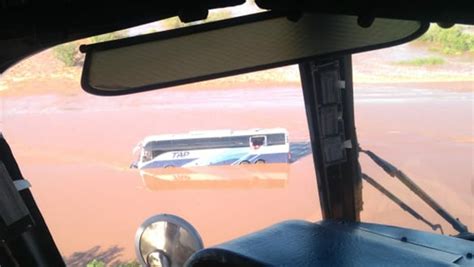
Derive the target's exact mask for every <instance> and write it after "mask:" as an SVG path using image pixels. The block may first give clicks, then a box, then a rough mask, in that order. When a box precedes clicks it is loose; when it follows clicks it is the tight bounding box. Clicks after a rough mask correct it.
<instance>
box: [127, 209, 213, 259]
mask: <svg viewBox="0 0 474 267" xmlns="http://www.w3.org/2000/svg"><path fill="white" fill-rule="evenodd" d="M203 247H204V246H203V243H202V240H201V237H200V236H199V234H198V232H197V231H196V229H194V227H193V226H192V225H191V224H190V223H188V222H186V221H185V220H184V219H182V218H180V217H178V216H175V215H170V214H160V215H156V216H153V217H151V218H149V219H147V220H146V221H145V222H144V223H143V224H142V225H141V226H140V228H138V230H137V233H136V235H135V252H136V254H137V259H138V260H139V261H140V264H141V265H142V266H162V267H177V266H184V263H185V262H186V261H187V260H188V259H189V258H190V257H191V255H192V254H193V253H194V252H196V251H198V250H200V249H202V248H203Z"/></svg>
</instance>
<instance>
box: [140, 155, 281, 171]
mask: <svg viewBox="0 0 474 267" xmlns="http://www.w3.org/2000/svg"><path fill="white" fill-rule="evenodd" d="M219 158H221V159H222V158H223V160H219ZM195 160H199V158H192V159H174V160H156V161H150V162H148V163H146V164H144V165H143V166H142V167H141V168H140V169H150V168H164V167H168V166H172V167H181V166H183V165H186V164H188V163H190V162H192V161H195ZM258 160H264V161H265V163H288V162H289V159H288V153H272V154H261V155H258V154H248V155H247V156H246V157H244V158H242V156H241V154H233V155H226V156H221V157H214V158H213V159H212V160H211V162H210V163H209V166H222V165H232V164H234V163H235V164H239V163H240V162H242V161H248V162H250V163H255V162H256V161H258ZM206 165H207V164H206ZM206 165H204V166H206ZM200 166H202V165H200ZM190 167H191V166H190Z"/></svg>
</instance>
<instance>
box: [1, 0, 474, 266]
mask: <svg viewBox="0 0 474 267" xmlns="http://www.w3.org/2000/svg"><path fill="white" fill-rule="evenodd" d="M0 3H1V4H0V21H1V23H0V48H1V49H0V73H4V72H6V71H7V70H8V69H10V68H12V67H13V66H14V65H16V64H18V63H19V62H20V61H22V60H24V59H26V58H28V57H31V56H33V55H34V54H37V53H39V52H41V51H43V50H45V49H47V48H50V47H53V46H56V45H59V44H63V43H67V42H71V41H75V40H78V39H83V38H86V37H91V36H96V35H100V34H105V33H110V32H114V31H118V30H123V29H127V28H130V27H134V26H138V25H143V24H146V23H150V22H156V21H160V20H164V19H168V18H172V17H179V19H180V21H181V22H183V23H191V24H190V25H191V26H189V27H183V28H180V29H173V30H168V31H163V32H156V33H151V34H145V35H137V36H132V37H126V38H123V39H118V40H109V41H105V42H99V43H95V44H84V45H81V47H80V51H81V53H83V54H85V61H84V66H83V69H82V77H81V81H80V82H81V86H82V88H83V90H84V91H83V92H81V93H82V94H92V95H94V96H97V97H100V98H106V99H107V101H114V99H116V97H127V96H129V95H134V94H138V93H143V92H149V91H153V90H166V88H169V87H173V86H179V85H186V84H192V83H196V82H202V81H208V80H213V79H218V78H223V77H228V76H233V75H239V74H245V73H251V72H256V71H262V70H266V69H270V68H276V67H283V66H288V65H294V64H296V65H297V66H298V70H299V73H300V81H301V86H302V92H303V100H304V107H305V114H306V116H307V125H308V129H309V137H310V143H311V149H312V161H313V162H314V172H315V173H316V185H317V189H315V190H316V191H317V192H318V196H319V202H320V209H321V214H322V219H321V220H319V221H316V222H312V221H311V222H309V221H305V220H287V221H274V222H273V223H272V224H273V225H269V226H268V227H266V228H264V229H261V230H259V231H256V232H253V233H250V234H247V235H244V236H240V237H237V238H235V239H232V240H228V241H226V242H224V243H220V244H216V245H213V246H210V247H204V246H203V241H202V240H201V237H200V236H199V234H198V233H197V231H196V230H195V229H194V227H193V226H192V225H191V224H190V223H188V222H186V221H184V220H182V219H180V218H179V217H177V216H174V215H172V214H164V215H163V214H162V215H159V216H154V217H151V218H149V219H148V220H147V221H145V222H144V223H143V224H142V226H140V227H139V225H137V228H139V230H138V231H137V235H136V239H135V249H136V255H137V261H138V262H139V263H140V264H141V265H142V266H474V259H473V254H474V243H473V241H474V235H473V234H472V232H470V231H469V230H472V229H468V226H466V225H467V224H466V223H465V222H462V221H461V220H459V219H458V218H457V217H456V215H455V214H451V213H450V212H448V211H447V209H445V208H443V205H442V204H440V203H441V202H442V200H439V199H437V200H435V199H433V198H432V197H430V195H429V194H428V193H427V192H425V191H424V189H422V188H421V186H418V185H417V184H416V183H415V182H414V181H413V180H412V179H411V178H410V177H408V175H407V174H405V173H404V172H403V171H402V170H401V169H399V168H397V167H395V166H394V165H392V164H391V163H389V162H388V161H387V160H384V159H382V158H381V157H380V156H378V155H377V154H375V153H374V152H372V151H370V150H364V149H363V148H362V147H361V146H362V145H361V144H359V142H358V138H357V137H358V136H357V125H356V119H355V113H354V90H353V81H352V72H353V69H352V55H353V54H356V53H361V52H366V51H372V50H376V49H381V48H387V47H392V46H395V45H399V44H404V43H407V42H409V41H412V40H414V39H416V38H418V37H419V36H421V35H422V34H424V33H425V32H426V31H427V30H428V28H429V27H430V26H429V25H430V23H437V24H438V25H440V27H442V28H450V27H452V26H453V25H456V24H463V25H474V10H473V9H472V7H471V6H470V3H469V1H461V0H459V1H454V2H450V3H446V2H443V3H439V2H432V3H430V4H428V3H426V2H424V1H406V0H393V1H389V2H387V4H389V5H387V6H386V7H382V6H377V5H375V3H373V2H369V1H362V2H357V1H353V2H351V1H332V2H331V3H324V4H323V2H320V1H304V0H303V1H278V0H256V1H255V3H256V5H257V6H258V7H259V8H261V9H262V10H263V12H259V13H256V14H251V15H246V16H242V17H235V18H230V19H225V20H222V21H217V22H209V23H204V24H196V25H194V24H192V22H194V21H198V20H203V19H205V18H206V17H207V16H208V14H209V12H210V11H211V10H213V9H218V8H225V7H234V6H239V5H242V4H244V3H245V1H243V0H221V1H215V0H203V1H193V2H190V3H188V2H186V1H148V0H145V1H101V2H97V1H90V0H84V1H66V0H59V1H39V0H37V1H34V0H3V1H1V2H0ZM52 12H53V13H52ZM50 14H53V15H50ZM472 66H474V65H472ZM143 70H146V71H143ZM0 78H1V76H0ZM271 98H272V96H271V95H270V96H269V99H270V101H271ZM32 101H34V100H32ZM32 105H33V102H32ZM229 109H230V108H229ZM189 112H193V111H192V108H191V109H190V110H189ZM454 120H455V119H454ZM471 122H472V121H471ZM471 126H472V125H471ZM0 130H1V129H0ZM37 130H38V131H41V129H37ZM126 131H127V130H126V129H125V132H126ZM6 139H7V138H3V136H1V138H0V163H1V164H0V173H1V179H0V183H1V185H0V190H1V193H0V218H1V220H0V239H1V240H2V243H1V246H0V266H66V263H65V260H64V256H63V255H61V253H60V249H58V246H57V245H56V243H55V237H54V235H52V234H51V232H50V230H49V227H48V224H47V223H46V221H45V219H44V218H43V215H42V212H41V211H42V207H41V205H38V204H37V202H36V201H35V197H34V196H33V194H32V192H31V191H30V189H29V188H30V186H31V185H30V183H29V182H28V180H26V179H25V177H24V176H23V175H22V172H21V171H20V170H21V169H22V166H19V164H18V162H17V160H16V159H15V156H14V155H15V151H14V150H13V151H12V148H11V147H10V145H9V144H8V143H7V140H6ZM53 142H54V141H53V140H51V143H53ZM249 143H250V144H249V146H253V147H254V150H259V149H260V148H261V147H262V146H266V144H267V137H266V136H260V135H257V136H253V137H251V138H250V140H249ZM260 150H261V149H260ZM362 154H364V156H367V157H368V158H370V159H371V160H373V162H374V163H375V164H376V165H377V166H378V167H379V168H380V169H381V170H382V171H384V173H386V174H388V175H389V176H391V177H394V178H395V179H398V180H399V181H400V182H401V183H402V184H403V185H405V186H406V187H407V188H409V189H410V191H411V192H412V193H413V194H415V195H416V196H417V197H419V198H420V199H421V200H422V201H423V202H424V203H426V204H427V205H428V206H429V207H430V208H431V209H432V210H434V211H435V212H436V213H437V214H438V215H439V216H441V217H442V218H443V219H444V220H445V221H446V222H447V224H448V225H449V226H451V227H452V228H453V229H454V232H455V233H456V234H452V235H443V234H439V233H433V232H425V231H420V230H418V229H411V228H403V227H397V226H391V225H386V224H375V223H370V222H365V221H363V220H361V216H360V214H361V212H362V210H363V208H364V204H365V203H364V202H365V201H363V196H362V182H363V181H366V182H368V183H370V184H371V185H372V186H374V187H375V188H377V190H379V191H380V192H382V193H383V194H384V195H386V196H387V197H389V198H390V199H391V200H392V201H393V202H394V203H396V204H397V205H398V206H399V207H401V208H402V209H403V210H404V211H406V212H408V213H410V214H411V215H412V216H414V217H415V218H417V220H421V221H423V222H424V223H426V224H428V225H429V226H430V227H431V228H432V229H433V230H436V229H439V227H438V226H437V225H435V224H432V223H430V222H428V221H425V220H424V218H423V217H422V216H420V215H419V214H418V213H417V212H416V211H414V210H412V209H411V208H410V207H407V205H406V204H405V203H403V201H401V200H400V199H398V198H397V197H396V196H394V195H393V194H391V193H390V192H387V190H386V189H384V188H383V187H382V186H380V185H379V184H378V183H377V182H376V181H375V180H374V179H372V178H371V177H370V176H368V175H366V174H365V173H364V172H363V170H362V169H361V167H360V162H359V158H360V157H361V155H362ZM180 155H181V156H187V155H188V154H185V153H183V154H180ZM154 156H155V155H153V157H154ZM150 157H151V156H150ZM258 163H265V161H264V160H261V161H259V162H258ZM188 179H189V178H188ZM148 181H152V180H148ZM180 182H181V183H184V182H185V181H180ZM151 183H154V182H153V181H152V182H151ZM156 183H157V184H159V183H158V182H156ZM160 183H163V184H164V183H166V182H164V181H161V182H160ZM222 184H224V182H222ZM159 187H160V185H158V186H157V188H159ZM56 190H57V189H56ZM111 190H113V189H111ZM52 192H54V190H52ZM308 201H309V200H308ZM437 201H438V202H437ZM273 204H274V205H275V206H274V207H271V208H272V209H278V206H277V205H278V204H276V203H273ZM150 205H153V203H150ZM163 213H166V212H163ZM150 215H152V214H150ZM214 216H216V217H218V216H219V215H218V214H213V215H210V214H209V215H208V218H207V220H213V219H214ZM248 219H249V220H250V221H251V220H252V218H248ZM117 223H118V224H120V222H117ZM153 227H155V228H153ZM221 227H223V228H226V227H232V226H230V225H222V226H221ZM158 228H159V230H157V229H158ZM70 231H71V232H73V231H74V229H70ZM154 231H155V232H154ZM160 235H162V236H160ZM153 236H159V237H158V238H153ZM160 238H161V239H160ZM202 239H205V237H204V236H203V238H202ZM156 240H161V241H159V242H158V241H156ZM127 242H128V241H127ZM130 242H133V241H132V240H130ZM157 242H158V243H157ZM87 266H89V265H87Z"/></svg>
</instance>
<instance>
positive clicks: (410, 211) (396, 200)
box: [362, 173, 444, 234]
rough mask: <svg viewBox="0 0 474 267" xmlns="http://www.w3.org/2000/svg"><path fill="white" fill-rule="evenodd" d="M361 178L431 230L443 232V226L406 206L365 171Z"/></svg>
mask: <svg viewBox="0 0 474 267" xmlns="http://www.w3.org/2000/svg"><path fill="white" fill-rule="evenodd" d="M362 179H364V180H366V181H367V182H368V183H369V184H371V185H372V186H373V187H375V189H377V190H379V191H380V192H381V193H382V194H384V195H385V196H387V197H388V198H389V199H390V200H392V201H393V202H395V204H397V205H398V206H399V207H400V208H401V209H403V210H404V211H406V212H408V213H410V214H411V215H412V216H413V217H415V218H416V219H418V220H420V221H422V222H424V223H426V224H427V225H429V226H430V227H431V229H433V231H436V230H438V229H439V230H440V231H441V234H444V231H443V227H442V226H441V225H440V224H433V223H431V222H430V221H428V220H427V219H425V218H424V217H423V216H421V215H420V214H419V213H418V212H416V211H415V210H414V209H412V208H411V207H410V206H408V205H407V204H406V203H405V202H403V201H402V200H401V199H399V198H398V197H397V196H395V195H394V194H392V193H391V192H390V191H388V190H387V189H386V188H385V187H383V186H382V185H381V184H379V183H377V182H376V181H375V180H374V179H373V178H372V177H370V176H368V175H367V174H365V173H362Z"/></svg>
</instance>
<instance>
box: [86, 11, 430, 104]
mask: <svg viewBox="0 0 474 267" xmlns="http://www.w3.org/2000/svg"><path fill="white" fill-rule="evenodd" d="M427 29H428V24H424V23H421V22H418V21H406V20H395V19H382V18H377V19H375V21H374V22H373V24H372V25H371V26H370V27H367V28H363V27H361V26H359V25H358V23H357V17H356V16H345V15H327V14H305V15H303V16H302V17H301V18H300V19H299V20H298V21H296V22H295V21H290V20H288V19H287V18H286V17H285V16H280V15H275V14H272V13H271V12H269V13H261V14H255V15H250V16H246V17H239V18H234V19H229V20H224V21H219V22H214V23H208V24H202V25H197V26H191V27H187V28H182V29H176V30H171V31H166V32H161V33H154V34H149V35H144V36H138V37H132V38H127V39H122V40H116V41H111V42H106V43H99V44H94V45H87V46H82V47H81V51H83V52H86V60H85V64H84V69H83V73H82V86H83V88H84V89H85V90H86V91H88V92H90V93H92V94H96V95H121V94H127V93H134V92H141V91H146V90H152V89H159V88H164V87H169V86H175V85H180V84H185V83H190V82H197V81H203V80H208V79H214V78H219V77H224V76H229V75H235V74H241V73H245V72H252V71H257V70H263V69H267V68H273V67H279V66H284V65H289V64H295V63H299V62H301V61H304V60H308V59H311V58H314V57H323V56H330V55H336V54H342V53H344V54H347V53H357V52H362V51H368V50H372V49H377V48H383V47H388V46H393V45H397V44H401V43H404V42H408V41H410V40H412V39H415V38H416V37H418V36H420V35H421V34H423V33H424V32H425V31H426V30H427Z"/></svg>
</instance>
